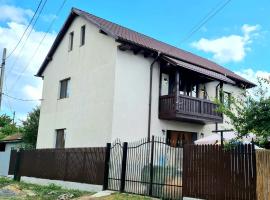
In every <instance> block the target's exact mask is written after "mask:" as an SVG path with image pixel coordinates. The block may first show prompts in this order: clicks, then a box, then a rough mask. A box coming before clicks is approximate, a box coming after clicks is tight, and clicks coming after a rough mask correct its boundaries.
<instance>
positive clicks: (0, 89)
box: [0, 48, 7, 110]
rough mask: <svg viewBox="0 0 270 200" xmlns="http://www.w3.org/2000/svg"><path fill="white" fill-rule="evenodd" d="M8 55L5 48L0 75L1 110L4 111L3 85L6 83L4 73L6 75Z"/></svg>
mask: <svg viewBox="0 0 270 200" xmlns="http://www.w3.org/2000/svg"><path fill="white" fill-rule="evenodd" d="M6 54H7V49H6V48H4V50H3V56H2V63H1V75H0V110H1V109H2V107H1V105H2V99H3V83H4V73H5V65H6Z"/></svg>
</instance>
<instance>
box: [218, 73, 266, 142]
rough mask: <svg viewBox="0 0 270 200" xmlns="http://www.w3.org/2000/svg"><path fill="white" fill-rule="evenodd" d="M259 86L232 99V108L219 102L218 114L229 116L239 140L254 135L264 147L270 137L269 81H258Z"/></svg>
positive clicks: (260, 79)
mask: <svg viewBox="0 0 270 200" xmlns="http://www.w3.org/2000/svg"><path fill="white" fill-rule="evenodd" d="M258 82H259V85H258V86H257V88H255V89H254V90H252V91H245V92H244V93H243V94H242V95H241V96H239V97H232V98H231V105H232V106H231V107H230V108H229V107H226V106H225V105H223V104H222V103H220V102H218V104H219V108H218V112H221V113H223V114H224V115H226V116H228V118H229V119H230V120H231V123H232V124H233V126H234V128H235V131H236V132H237V133H238V138H237V139H241V138H242V137H243V136H246V135H247V134H249V133H254V134H255V135H256V137H257V139H258V140H257V143H258V144H260V145H261V146H263V143H266V142H268V139H269V137H270V97H269V92H270V91H269V85H270V81H269V80H267V79H262V78H259V79H258Z"/></svg>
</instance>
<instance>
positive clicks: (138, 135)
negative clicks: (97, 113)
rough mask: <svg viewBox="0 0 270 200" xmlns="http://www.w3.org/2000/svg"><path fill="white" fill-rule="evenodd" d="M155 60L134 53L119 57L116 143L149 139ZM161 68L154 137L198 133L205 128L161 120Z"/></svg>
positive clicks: (155, 97)
mask: <svg viewBox="0 0 270 200" xmlns="http://www.w3.org/2000/svg"><path fill="white" fill-rule="evenodd" d="M152 61H153V59H152V58H144V57H143V55H134V54H133V53H132V52H130V51H120V50H118V53H117V62H116V75H115V92H114V109H113V128H112V140H114V139H116V138H120V139H121V140H123V141H136V140H139V139H142V138H146V137H147V128H148V102H149V80H150V65H151V63H152ZM159 73H160V72H159V64H157V63H155V64H154V68H153V86H152V87H153V88H152V115H151V135H156V136H161V137H166V135H163V133H162V130H175V131H188V132H197V133H199V132H200V130H201V129H202V128H203V125H198V124H192V123H184V122H179V121H168V120H160V119H159V118H158V103H159V78H160V76H159Z"/></svg>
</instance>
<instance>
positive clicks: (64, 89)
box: [59, 78, 70, 99]
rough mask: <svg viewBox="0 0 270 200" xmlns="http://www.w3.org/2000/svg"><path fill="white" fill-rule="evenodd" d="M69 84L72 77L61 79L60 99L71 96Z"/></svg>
mask: <svg viewBox="0 0 270 200" xmlns="http://www.w3.org/2000/svg"><path fill="white" fill-rule="evenodd" d="M69 85H70V78H66V79H63V80H61V81H60V89H59V99H64V98H68V97H69Z"/></svg>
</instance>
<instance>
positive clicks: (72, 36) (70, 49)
mask: <svg viewBox="0 0 270 200" xmlns="http://www.w3.org/2000/svg"><path fill="white" fill-rule="evenodd" d="M73 38H74V32H70V33H69V43H68V50H69V51H72V49H73Z"/></svg>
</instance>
